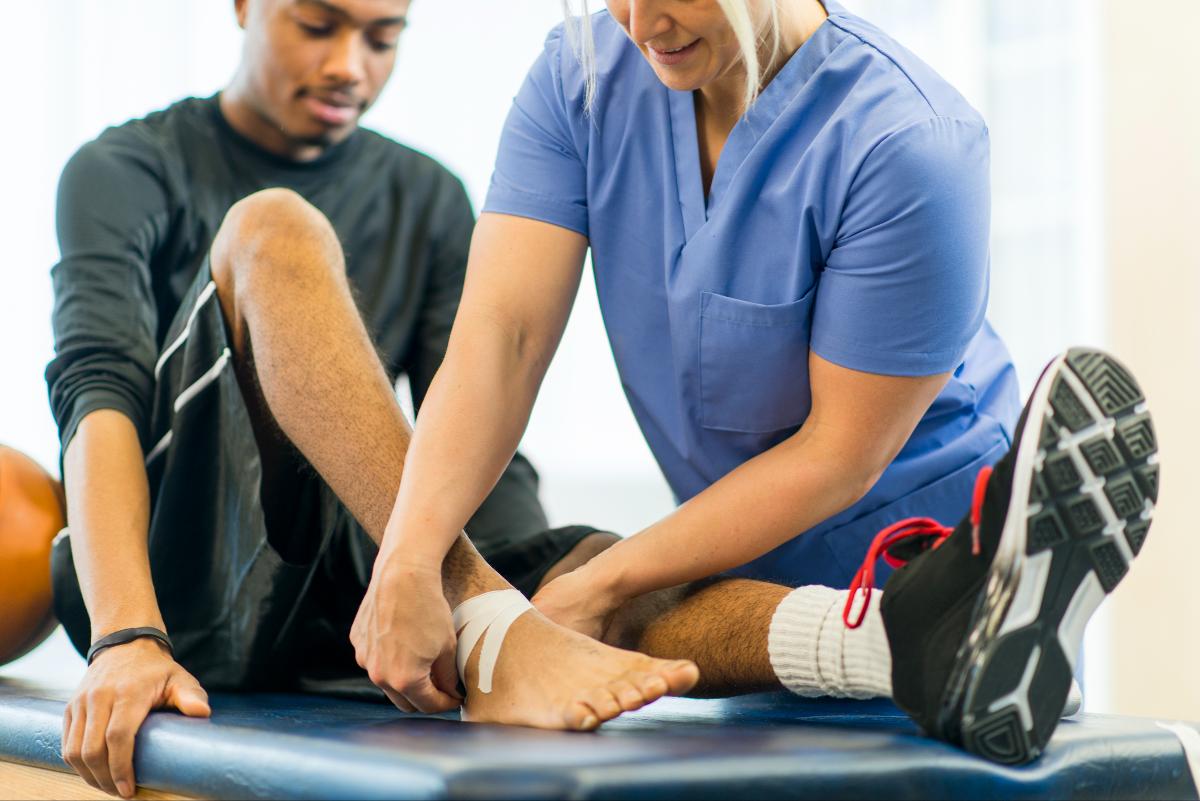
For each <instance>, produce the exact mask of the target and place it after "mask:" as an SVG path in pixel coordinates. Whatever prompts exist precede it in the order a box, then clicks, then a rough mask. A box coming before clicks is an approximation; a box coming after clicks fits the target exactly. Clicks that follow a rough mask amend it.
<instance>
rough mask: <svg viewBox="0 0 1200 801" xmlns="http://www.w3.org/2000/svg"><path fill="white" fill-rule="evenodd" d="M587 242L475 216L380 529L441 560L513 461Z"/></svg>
mask: <svg viewBox="0 0 1200 801" xmlns="http://www.w3.org/2000/svg"><path fill="white" fill-rule="evenodd" d="M586 250H587V240H586V239H584V238H583V237H582V236H580V235H579V234H577V233H575V232H573V231H568V230H566V229H563V228H559V227H557V226H554V225H550V224H549V223H543V222H538V221H536V220H529V219H524V218H520V217H510V216H506V215H498V214H487V213H484V214H482V215H480V218H479V222H478V223H477V224H476V226H475V232H474V234H473V235H472V238H471V255H470V259H469V264H468V267H467V280H466V286H465V288H464V290H463V298H462V302H461V304H460V306H459V311H458V316H457V317H456V319H455V321H454V328H453V331H452V332H451V335H450V342H449V345H448V346H447V350H446V357H445V359H443V361H442V366H441V368H440V369H439V370H438V373H437V375H436V376H435V377H434V380H433V382H432V383H431V385H430V388H429V391H428V392H427V393H426V395H425V401H424V403H423V404H422V405H421V411H420V414H419V415H418V418H417V424H416V430H415V432H414V434H413V438H412V442H411V443H410V444H409V448H408V453H407V456H406V457H405V463H404V474H403V476H401V480H400V491H399V493H398V494H397V496H396V504H395V507H394V508H393V510H392V516H391V519H390V520H389V521H388V525H387V529H386V530H385V532H384V537H383V543H382V546H381V549H380V550H381V555H382V556H384V557H385V560H384V561H388V560H390V559H391V558H392V557H393V556H395V555H399V556H400V559H401V561H404V562H408V563H411V564H413V565H417V566H422V567H429V566H437V567H439V568H440V565H441V562H442V559H443V558H444V557H445V555H446V552H447V551H449V549H450V546H451V545H452V544H453V543H454V540H455V538H457V537H458V535H459V534H460V533H461V532H462V528H463V526H464V525H465V524H466V522H467V520H469V519H470V518H471V515H473V514H474V513H475V511H476V510H477V509H478V508H479V505H480V504H481V503H483V500H484V498H486V497H487V494H488V493H489V492H490V491H491V490H492V487H493V486H495V484H496V481H497V480H498V479H499V478H500V475H501V473H502V472H503V471H504V468H505V467H506V466H507V465H508V463H509V461H511V460H512V457H513V453H514V452H515V451H516V448H517V444H518V442H519V441H520V439H521V434H522V433H523V432H524V431H525V426H526V424H527V423H528V422H529V413H530V410H531V409H532V408H533V401H534V398H535V397H536V395H537V391H538V388H539V387H540V385H541V382H542V378H543V377H544V376H545V373H546V368H547V367H548V366H549V364H550V359H551V357H552V356H553V355H554V351H555V349H556V348H557V347H558V342H559V340H560V339H561V337H562V332H563V329H564V327H565V326H566V322H567V315H568V314H569V313H570V310H571V304H572V302H573V301H574V299H575V293H576V291H577V290H578V288H579V280H580V276H581V274H582V272H583V256H584V253H585V252H586Z"/></svg>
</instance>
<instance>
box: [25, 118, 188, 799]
mask: <svg viewBox="0 0 1200 801" xmlns="http://www.w3.org/2000/svg"><path fill="white" fill-rule="evenodd" d="M154 153H155V151H154V148H153V147H152V146H151V143H148V142H143V141H138V140H137V138H136V137H133V136H130V135H129V134H128V133H126V132H110V133H109V134H106V136H105V137H102V139H101V140H97V141H96V142H93V143H91V144H89V145H85V146H84V147H83V148H82V149H81V150H80V151H79V152H78V153H77V154H76V155H75V156H74V157H73V158H72V159H71V161H70V163H68V165H67V168H66V169H65V170H64V172H63V177H62V180H61V181H60V184H59V200H58V216H57V227H58V237H59V247H60V250H61V253H62V260H61V261H60V262H59V264H58V265H57V266H56V267H55V268H54V271H53V281H54V290H55V304H54V317H53V323H54V334H55V359H54V361H52V362H51V364H50V366H49V367H48V368H47V371H46V377H47V382H48V384H49V390H50V401H51V407H52V410H53V412H54V416H55V419H56V421H57V422H58V425H59V431H60V436H61V438H62V443H63V448H64V458H63V477H64V485H65V489H66V495H67V514H68V521H69V523H70V527H71V538H70V542H71V549H72V554H73V556H74V561H75V565H76V573H77V575H78V578H79V584H80V588H81V590H82V592H83V597H84V601H85V604H86V606H87V608H88V613H89V616H90V618H91V637H92V641H95V640H96V639H97V638H98V637H101V636H103V635H105V634H108V633H111V632H113V631H116V630H119V629H124V628H133V627H137V626H154V627H156V628H160V629H162V628H164V625H163V619H162V615H161V613H160V611H159V609H158V603H157V600H156V598H155V593H154V586H153V584H152V582H151V578H150V563H149V557H148V555H147V542H146V540H147V533H148V526H149V519H150V508H149V505H150V500H149V498H150V493H149V486H148V481H147V477H146V469H145V465H144V463H143V447H142V442H143V440H144V439H145V437H146V435H147V431H146V429H147V418H148V408H149V399H150V397H151V393H152V391H153V365H154V359H155V355H156V347H155V328H156V324H157V315H156V312H155V307H154V303H153V299H152V297H151V290H150V275H149V264H150V259H151V257H152V254H153V253H154V251H155V248H156V247H157V244H158V242H159V241H161V239H162V235H163V232H164V229H165V226H166V220H167V218H168V207H167V200H166V195H165V191H164V189H163V187H162V185H161V183H160V181H159V179H158V177H157V176H158V171H159V167H158V165H157V164H156V163H155V162H154ZM166 705H169V706H174V707H176V708H178V709H180V710H181V711H183V712H185V713H186V714H193V715H207V714H208V706H207V702H206V699H205V695H204V691H203V690H202V689H200V686H199V684H197V682H196V680H195V679H194V678H193V677H192V676H191V675H189V674H188V673H187V672H186V671H185V670H184V669H183V668H182V667H180V666H179V665H178V664H177V663H176V662H175V661H174V660H173V659H172V658H171V656H170V655H169V654H168V652H167V651H166V649H165V648H163V647H162V646H160V645H158V644H157V643H155V642H154V641H149V640H136V641H134V642H132V643H128V644H126V645H121V646H117V647H113V648H109V649H107V650H105V651H103V652H101V654H99V655H98V656H97V658H96V660H95V661H94V662H93V664H92V665H91V666H89V667H88V669H87V672H86V674H85V675H84V679H83V681H82V683H81V684H80V687H79V689H78V690H77V691H76V694H75V696H74V698H73V699H72V700H71V702H70V704H68V706H67V711H66V715H65V717H64V720H63V749H62V750H63V757H64V759H65V760H66V761H67V763H68V764H69V765H71V767H73V768H74V769H75V770H76V771H77V772H78V773H79V775H80V776H81V777H83V778H84V779H85V780H86V781H87V782H88V783H89V784H92V785H93V786H95V787H99V788H101V789H103V790H106V791H107V792H110V793H117V792H119V793H120V794H121V795H123V796H127V797H128V796H130V795H132V793H133V791H134V781H135V780H134V775H133V743H134V737H135V735H136V733H137V730H138V728H139V727H140V726H141V724H142V722H143V721H144V720H145V718H146V715H147V714H148V712H149V710H150V709H152V708H154V707H158V706H166Z"/></svg>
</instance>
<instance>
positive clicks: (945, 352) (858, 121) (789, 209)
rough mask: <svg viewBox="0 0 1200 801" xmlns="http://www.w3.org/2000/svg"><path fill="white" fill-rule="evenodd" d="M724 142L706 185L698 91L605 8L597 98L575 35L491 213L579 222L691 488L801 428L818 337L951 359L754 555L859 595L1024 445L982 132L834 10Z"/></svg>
mask: <svg viewBox="0 0 1200 801" xmlns="http://www.w3.org/2000/svg"><path fill="white" fill-rule="evenodd" d="M825 6H826V9H827V11H828V12H829V18H828V19H827V20H826V21H825V22H824V23H823V24H822V25H821V26H820V27H819V28H818V29H817V31H816V32H815V33H814V34H813V35H812V36H811V37H810V38H809V39H808V41H806V42H805V43H804V45H803V46H802V47H801V48H800V49H799V50H797V51H796V53H794V54H793V55H792V57H791V58H790V59H789V60H788V61H787V63H786V64H784V66H783V67H782V68H781V69H780V71H779V72H778V74H777V75H776V76H775V77H774V78H773V79H772V81H771V82H770V83H769V84H768V85H767V86H766V88H765V89H764V91H763V92H762V94H761V95H760V96H759V98H758V100H757V101H756V102H755V104H754V105H753V106H752V107H751V108H750V109H749V111H748V112H747V113H746V114H745V115H744V116H743V117H742V118H741V119H740V120H739V121H738V123H737V124H736V125H735V126H734V128H733V130H732V131H731V132H730V134H729V137H728V139H727V141H726V143H725V145H724V147H723V149H722V151H721V155H720V158H719V160H718V162H717V165H716V169H715V172H714V174H713V178H712V184H711V187H710V189H709V192H708V195H707V197H705V194H704V188H703V181H702V177H701V172H700V161H699V146H698V138H697V134H696V117H695V107H694V103H693V97H692V94H691V93H690V92H676V91H672V90H669V89H667V88H666V87H665V86H663V84H662V83H661V82H660V81H659V80H658V79H657V77H656V76H655V75H654V72H653V70H652V69H651V67H650V66H649V65H648V64H647V63H646V62H645V60H644V58H643V57H642V55H641V53H640V52H639V51H638V49H637V48H636V47H635V46H634V45H633V43H632V42H630V41H629V39H628V38H627V37H626V35H625V33H624V31H622V30H621V28H620V27H619V26H618V25H617V24H616V22H615V21H614V20H613V19H612V18H611V17H610V16H609V15H608V14H607V13H606V12H600V13H597V14H595V15H593V16H592V32H593V37H594V45H595V53H596V68H597V69H596V79H597V91H596V100H595V103H594V105H593V107H592V108H591V109H590V110H585V108H584V93H585V75H584V72H583V69H582V67H581V66H580V64H579V63H578V60H577V59H576V56H575V54H574V51H573V49H572V47H571V45H570V43H569V42H568V41H567V39H566V37H565V36H564V33H563V30H562V28H561V26H560V27H559V28H556V29H555V30H554V31H552V32H551V33H550V35H549V37H548V38H547V40H546V45H545V49H544V51H543V53H542V54H541V56H540V57H539V58H538V60H537V61H536V62H535V64H534V66H533V67H532V69H531V70H530V72H529V75H528V77H527V78H526V81H525V83H524V85H523V86H522V88H521V90H520V92H519V94H518V95H517V97H516V99H515V101H514V104H513V108H512V111H511V112H510V114H509V117H508V120H507V122H506V124H505V129H504V133H503V135H502V137H501V141H500V147H499V152H498V155H497V158H496V169H495V172H494V173H493V177H492V184H491V187H490V189H489V192H488V197H487V201H486V203H485V205H484V211H485V212H496V213H501V214H510V215H516V216H522V217H529V218H533V219H537V220H541V221H544V222H548V223H551V224H554V225H558V226H561V227H564V228H567V229H570V230H572V231H576V232H578V233H580V234H583V235H584V236H586V237H587V238H588V241H589V245H590V247H591V251H592V264H593V269H594V272H595V279H596V287H597V292H598V296H599V300H600V308H601V313H602V315H603V318H604V323H605V328H606V330H607V332H608V336H609V341H610V343H611V346H612V350H613V356H614V359H615V361H616V365H617V370H618V372H619V374H620V376H621V381H622V384H623V387H624V390H625V394H626V397H627V398H628V399H629V403H630V405H631V406H632V409H633V412H634V415H635V417H636V418H637V421H638V424H639V425H640V427H641V430H642V432H643V434H644V436H645V437H646V440H647V442H648V444H649V445H650V448H651V451H652V452H653V454H654V456H655V458H656V460H657V461H658V463H659V466H660V467H661V468H662V470H663V473H664V475H665V476H666V478H667V481H668V483H669V484H670V486H671V488H672V490H673V491H674V493H675V495H676V497H677V499H678V500H680V501H683V500H686V499H688V498H690V497H692V496H693V495H696V494H697V493H699V492H701V491H703V490H704V489H705V488H706V487H708V486H709V485H710V484H712V483H713V482H715V481H717V480H718V479H720V478H721V477H722V476H724V475H725V474H726V473H728V472H729V471H730V470H732V469H734V468H735V467H737V466H738V465H740V464H742V463H743V462H745V461H747V460H748V459H751V458H753V457H754V456H756V455H758V454H759V453H762V452H763V451H765V450H767V449H769V448H771V447H773V446H774V445H776V444H778V443H780V442H781V441H783V440H784V439H786V438H787V437H789V436H791V435H792V434H794V433H795V432H796V431H797V429H798V428H799V427H800V425H801V424H803V422H804V420H805V419H806V417H807V415H808V412H809V410H810V407H811V395H810V390H809V381H808V357H809V352H810V350H811V351H812V352H814V353H816V354H817V355H819V356H821V357H822V358H824V359H827V360H829V361H831V362H833V363H835V364H838V365H841V366H844V367H847V368H850V369H854V370H860V371H864V372H870V373H878V374H885V375H900V376H917V375H932V374H936V373H942V372H952V377H951V379H950V381H949V383H948V384H947V386H946V388H945V389H944V390H943V391H942V393H941V394H940V395H939V396H938V398H937V400H935V402H934V403H933V405H932V406H931V407H930V409H929V411H928V412H927V413H926V414H925V416H924V417H923V418H922V420H921V422H920V423H919V424H918V426H917V429H916V431H915V432H914V433H913V435H912V437H911V438H910V439H909V441H908V443H907V444H906V445H905V447H904V448H903V450H902V451H901V453H900V454H899V455H898V456H897V458H896V459H895V461H894V462H893V463H892V464H891V465H890V466H889V467H888V469H887V470H886V471H885V472H884V475H883V477H882V478H881V479H880V480H879V481H878V482H877V483H876V485H875V486H874V487H873V488H872V489H871V491H870V492H869V493H868V494H867V495H866V496H865V497H864V498H862V499H861V500H860V501H858V502H857V503H856V504H854V506H852V507H851V508H849V509H847V510H846V511H844V512H842V513H841V514H838V515H836V516H834V517H833V518H830V519H829V520H827V521H825V522H823V523H821V524H820V525H818V526H816V527H814V528H813V529H811V530H809V531H808V532H796V533H797V537H796V538H794V539H792V540H791V541H789V542H787V543H785V544H784V545H782V546H780V547H779V548H777V549H775V550H774V551H772V552H770V553H768V554H766V555H764V556H763V557H761V558H759V559H756V560H754V561H753V562H751V563H749V564H747V565H745V566H743V567H742V568H739V569H738V570H737V571H736V572H737V573H739V574H741V575H747V576H753V577H757V578H763V579H769V580H775V581H781V582H784V583H789V584H794V585H798V584H804V583H823V584H828V585H830V586H845V585H846V584H847V583H848V581H849V579H850V576H851V575H852V574H853V572H854V570H855V568H856V567H857V566H858V563H859V562H860V561H861V559H862V556H863V553H864V552H865V550H866V544H867V542H868V541H869V540H870V538H871V537H872V536H873V535H874V534H875V533H876V531H878V530H879V529H880V528H882V527H883V526H885V525H887V524H888V523H890V522H893V521H894V520H896V519H899V518H901V517H908V516H913V515H921V516H931V517H938V518H941V519H943V520H944V521H946V522H948V523H949V522H953V521H956V520H957V519H958V518H959V517H961V515H962V514H963V513H964V512H965V511H966V509H967V506H968V504H969V502H970V492H971V484H972V480H973V478H974V473H975V472H976V471H977V470H978V468H979V467H981V466H983V465H985V464H989V463H991V462H994V461H996V460H997V459H999V457H1000V456H1001V455H1002V454H1003V452H1004V450H1005V449H1006V448H1007V446H1008V444H1009V440H1010V438H1011V431H1012V427H1013V424H1014V422H1015V418H1016V415H1017V412H1018V411H1019V402H1018V398H1017V391H1016V379H1015V375H1014V372H1013V369H1012V365H1011V360H1010V359H1009V356H1008V353H1007V351H1006V350H1005V348H1004V345H1003V344H1002V342H1001V341H1000V339H999V338H998V337H997V335H996V334H995V332H994V331H993V330H992V328H991V327H990V326H989V325H988V323H987V321H986V320H985V317H984V312H985V309H986V306H987V294H988V269H989V260H988V233H989V219H990V198H989V194H990V190H989V186H988V139H987V128H986V126H985V125H984V123H983V121H982V119H981V118H980V116H979V115H978V113H977V112H976V111H975V110H974V109H972V108H971V107H970V105H969V104H968V103H967V102H966V101H965V100H964V99H963V98H962V97H961V96H960V95H959V94H958V93H957V92H955V91H954V89H953V88H951V87H950V86H949V85H948V84H947V83H946V82H945V81H943V80H942V79H941V78H940V77H938V76H937V75H936V74H935V73H934V72H933V71H932V70H931V69H930V68H929V67H927V66H926V65H924V64H923V63H921V62H920V61H919V60H918V59H916V57H914V56H913V55H912V54H910V53H909V52H907V51H906V50H904V48H902V47H901V46H900V45H899V44H897V43H896V42H895V41H893V40H892V39H890V38H889V37H887V36H886V35H885V34H883V33H882V32H881V31H879V30H878V29H876V28H874V27H873V26H871V25H870V24H869V23H867V22H865V21H863V20H862V19H860V18H858V17H855V16H853V15H851V14H849V13H847V12H846V11H845V10H844V9H842V8H841V7H840V6H838V5H837V4H836V3H834V2H827V3H825Z"/></svg>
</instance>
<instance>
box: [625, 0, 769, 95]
mask: <svg viewBox="0 0 1200 801" xmlns="http://www.w3.org/2000/svg"><path fill="white" fill-rule="evenodd" d="M607 3H608V12H609V13H610V14H611V15H612V17H613V19H615V20H616V21H617V23H618V24H620V26H621V27H622V28H624V29H625V33H626V34H627V35H628V36H629V38H630V39H631V40H632V41H633V43H634V44H635V45H637V48H638V49H639V50H641V51H642V55H643V56H644V57H645V59H646V61H648V62H650V66H651V67H652V68H653V69H654V72H655V74H656V75H658V79H659V80H660V81H662V82H663V83H664V84H666V86H667V87H668V88H670V89H675V90H678V91H692V90H696V89H702V88H703V87H705V86H707V85H708V84H710V83H712V82H713V81H715V80H717V79H718V78H725V77H728V76H729V75H730V74H731V70H732V69H733V68H735V67H740V66H741V62H740V60H739V50H738V46H737V40H736V39H735V38H734V35H733V29H732V28H731V27H730V26H729V21H728V19H726V17H725V12H724V11H722V10H721V6H720V5H719V4H718V3H717V0H607ZM760 5H761V4H760V3H753V4H752V7H753V8H754V11H755V13H758V12H759V8H758V7H759V6H760ZM756 22H757V20H756Z"/></svg>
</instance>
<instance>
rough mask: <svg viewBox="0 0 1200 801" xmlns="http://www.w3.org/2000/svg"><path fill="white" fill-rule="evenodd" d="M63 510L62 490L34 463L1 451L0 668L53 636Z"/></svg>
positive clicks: (1, 447) (5, 449)
mask: <svg viewBox="0 0 1200 801" xmlns="http://www.w3.org/2000/svg"><path fill="white" fill-rule="evenodd" d="M63 508H64V502H63V493H62V485H61V484H59V483H58V482H57V481H56V480H55V479H54V477H53V476H51V475H50V474H49V473H47V472H46V471H45V470H43V469H42V467H41V465H39V464H38V463H37V462H35V461H34V460H33V459H30V458H29V457H28V456H26V455H25V454H23V453H21V452H20V451H18V450H14V449H12V448H8V447H5V446H4V445H0V665H2V664H4V663H5V662H11V661H12V660H14V659H16V658H17V657H19V656H22V655H23V654H26V653H28V652H29V651H31V650H33V648H34V646H36V645H38V644H39V643H40V642H41V641H42V640H44V639H46V637H47V636H49V634H50V632H51V631H53V630H54V626H55V624H56V622H57V621H55V619H54V611H53V608H52V605H51V594H50V544H51V543H52V542H53V541H54V537H55V536H56V535H57V534H58V532H59V531H61V530H62V528H63V526H64V525H66V521H65V519H64V514H63Z"/></svg>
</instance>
